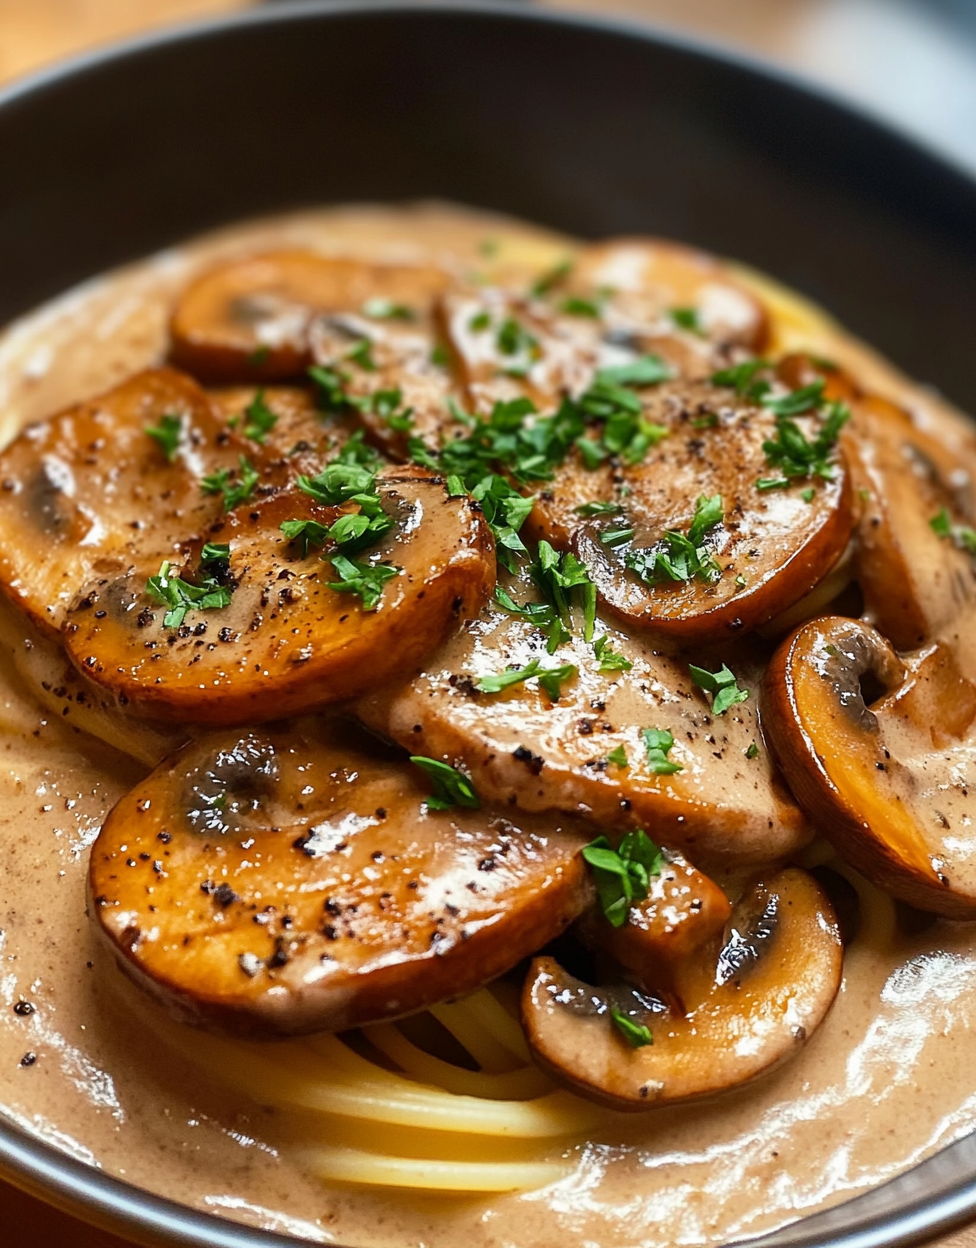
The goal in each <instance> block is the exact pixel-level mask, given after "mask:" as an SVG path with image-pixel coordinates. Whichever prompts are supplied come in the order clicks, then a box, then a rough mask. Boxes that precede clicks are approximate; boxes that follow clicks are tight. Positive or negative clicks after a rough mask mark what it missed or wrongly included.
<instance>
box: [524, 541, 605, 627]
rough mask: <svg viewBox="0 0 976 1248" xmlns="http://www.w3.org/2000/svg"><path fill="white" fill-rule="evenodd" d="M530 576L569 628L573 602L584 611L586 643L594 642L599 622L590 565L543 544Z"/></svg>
mask: <svg viewBox="0 0 976 1248" xmlns="http://www.w3.org/2000/svg"><path fill="white" fill-rule="evenodd" d="M530 574H531V576H532V580H533V581H534V582H535V584H536V585H537V586H538V588H539V589H540V590H541V591H542V593H543V595H544V596H545V598H546V600H547V601H548V602H549V603H550V604H551V606H552V608H553V611H554V612H555V615H556V617H557V618H558V619H559V620H560V621H561V622H562V624H563V625H564V626H565V627H567V628H568V627H569V620H570V614H569V610H570V606H571V605H572V603H573V602H578V603H579V604H580V606H581V607H582V609H583V640H584V641H587V642H589V641H592V640H593V625H594V621H595V619H596V586H595V585H594V584H593V582H592V581H591V580H590V573H589V570H588V569H587V567H586V565H585V564H583V563H580V561H579V560H578V559H577V558H576V556H575V555H574V554H572V552H570V551H566V552H564V553H562V554H557V553H556V551H555V550H553V548H552V546H551V545H550V544H549V543H548V542H547V541H545V540H543V541H541V542H540V543H539V550H538V554H537V556H536V559H535V562H534V563H533V564H532V568H531V569H530Z"/></svg>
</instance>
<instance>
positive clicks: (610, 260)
mask: <svg viewBox="0 0 976 1248" xmlns="http://www.w3.org/2000/svg"><path fill="white" fill-rule="evenodd" d="M566 289H567V291H568V293H569V294H570V295H574V294H575V295H582V296H589V297H590V298H596V299H597V300H599V301H600V302H602V304H603V307H604V313H603V314H604V317H605V318H606V319H607V320H608V321H609V323H610V325H611V327H612V328H613V329H616V330H617V331H618V332H620V331H623V330H626V329H630V330H642V331H643V332H644V333H647V332H648V331H653V330H655V329H656V330H657V332H658V333H663V334H672V333H673V332H674V330H675V327H676V326H677V328H679V329H682V328H684V332H685V333H686V334H687V335H689V337H690V341H692V342H693V343H694V341H695V339H697V340H698V342H705V343H707V344H708V346H709V347H710V348H712V349H714V347H715V346H716V345H718V346H721V347H725V348H729V347H734V346H735V347H745V348H746V349H748V350H749V351H751V352H756V353H758V352H761V351H762V350H763V348H764V347H765V345H766V340H767V337H768V333H769V325H768V318H767V314H766V311H765V309H764V308H763V306H762V304H761V303H760V301H759V300H758V299H757V298H756V296H755V294H753V293H752V292H751V291H750V290H747V289H746V287H745V286H744V285H742V284H741V283H740V282H739V281H738V280H736V278H734V277H733V276H732V275H731V273H730V272H729V270H728V269H727V268H725V267H724V266H723V265H722V264H721V262H720V261H718V260H716V259H715V257H713V256H709V255H707V254H706V253H704V252H700V251H696V250H694V249H693V248H691V247H683V246H682V245H681V244H680V243H674V242H669V241H666V240H664V239H654V238H617V239H610V240H609V241H607V242H605V243H598V244H596V245H594V246H592V247H587V248H584V249H583V250H582V251H581V252H580V253H579V255H578V257H577V260H576V264H575V265H574V267H573V269H572V271H571V273H570V274H569V277H568V281H567V287H566ZM676 312H677V313H678V317H677V319H676V318H675V315H674V314H675V313H676ZM682 312H684V313H686V314H688V313H693V314H694V315H693V316H689V315H685V316H684V317H682V316H681V313H682ZM695 345H697V344H695Z"/></svg>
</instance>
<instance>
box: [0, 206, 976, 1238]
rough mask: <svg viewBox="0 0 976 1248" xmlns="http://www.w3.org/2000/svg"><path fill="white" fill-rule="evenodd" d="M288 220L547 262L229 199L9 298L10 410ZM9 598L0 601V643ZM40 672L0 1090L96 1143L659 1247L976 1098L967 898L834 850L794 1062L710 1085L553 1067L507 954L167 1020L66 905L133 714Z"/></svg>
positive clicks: (51, 393) (851, 1188) (80, 1140)
mask: <svg viewBox="0 0 976 1248" xmlns="http://www.w3.org/2000/svg"><path fill="white" fill-rule="evenodd" d="M292 244H294V245H299V246H312V247H319V248H324V249H326V250H330V251H335V252H340V253H343V252H348V253H350V254H365V255H369V256H382V257H384V258H390V259H418V258H419V259H427V258H432V259H436V258H437V257H438V256H439V255H442V254H444V253H450V254H452V255H454V256H458V257H461V258H462V259H463V260H464V261H465V262H466V263H468V264H470V266H471V268H472V269H473V270H475V269H477V270H485V269H492V271H493V272H495V273H496V274H502V275H504V274H505V273H508V274H512V273H515V274H517V273H519V272H521V271H523V270H525V271H538V270H540V269H544V268H546V267H548V266H551V265H552V264H555V263H558V262H559V260H560V259H561V258H562V257H563V256H564V255H565V252H566V248H567V246H569V245H570V244H569V243H568V242H567V240H565V239H562V238H560V237H558V236H554V235H551V234H548V233H546V232H544V231H541V230H536V229H532V228H530V227H526V226H522V225H518V224H515V223H512V222H509V221H505V220H500V219H497V218H492V217H487V216H482V215H478V214H475V213H469V212H466V211H462V210H458V209H452V208H447V207H440V206H427V207H421V208H419V209H404V210H385V209H373V208H362V209H357V208H351V209H342V210H333V211H329V212H320V213H308V214H302V215H296V216H290V217H286V218H281V219H278V220H273V221H267V222H259V223H256V224H252V225H246V226H242V227H235V228H233V229H230V230H228V231H225V232H222V233H221V234H218V235H215V236H212V237H210V238H207V239H204V240H201V241H199V242H195V243H191V244H189V245H187V246H186V247H185V248H182V249H180V250H179V251H174V252H171V253H166V254H164V255H161V256H158V257H154V258H153V259H151V260H149V261H146V262H144V263H142V264H139V265H136V266H133V267H132V268H130V269H127V270H124V271H122V272H120V273H117V274H113V275H110V276H109V277H108V278H105V279H101V280H99V281H97V282H94V283H91V284H89V285H88V286H86V287H84V288H82V289H80V290H78V291H75V292H72V293H70V294H69V295H67V296H65V297H63V298H62V299H61V300H58V301H57V302H55V303H54V304H52V305H49V306H48V307H46V308H43V309H41V310H40V311H38V312H37V313H35V314H33V315H32V316H30V317H27V318H24V319H23V320H22V321H21V322H19V323H18V324H16V325H14V326H13V327H11V328H10V329H9V330H8V331H7V332H6V334H5V335H4V337H3V338H2V340H0V422H2V435H3V437H4V439H9V438H10V437H11V436H12V435H13V434H14V433H15V432H16V431H17V430H18V429H19V428H20V427H21V426H22V425H23V424H24V423H26V422H27V421H29V420H31V419H34V418H39V417H42V416H45V415H47V414H49V413H50V412H52V411H55V410H57V409H58V408H59V407H62V406H65V405H66V404H68V403H70V402H72V401H74V400H75V399H76V398H77V397H78V396H79V395H85V394H92V393H96V392H98V391H99V390H103V389H105V388H106V387H107V386H109V385H111V384H113V383H114V382H116V381H118V380H119V379H121V378H123V377H124V376H126V375H127V374H129V373H131V372H132V371H134V370H135V369H137V368H139V367H142V366H145V365H147V364H150V363H152V362H155V361H156V360H157V359H158V358H159V357H160V355H161V353H162V350H163V344H164V341H165V333H166V318H167V315H168V312H169V308H170V305H171V303H172V300H173V298H174V297H175V295H176V293H177V292H178V291H179V290H180V289H181V288H182V287H183V286H184V285H185V283H186V280H187V277H188V275H189V274H190V273H192V272H194V271H195V270H196V269H198V268H199V267H201V266H202V265H204V264H209V263H211V262H213V261H214V260H215V259H219V258H223V257H226V256H230V255H233V254H236V253H238V252H242V251H249V250H258V249H260V248H262V247H270V246H275V247H280V246H282V245H292ZM486 244H487V245H486ZM740 276H741V279H742V280H743V281H745V282H746V283H747V284H748V283H754V285H755V288H756V289H757V290H758V291H759V292H760V293H761V296H762V298H763V299H764V300H765V302H766V304H767V306H768V307H771V308H772V311H773V316H774V347H775V349H776V350H777V351H783V350H789V349H794V348H799V347H802V348H804V349H806V350H809V351H811V352H813V353H820V354H825V355H830V356H831V357H832V358H834V359H837V360H838V361H839V362H841V363H842V364H847V365H849V366H851V367H852V368H854V369H856V370H857V371H858V372H859V374H860V376H861V377H862V378H864V379H865V380H866V381H867V382H868V384H870V385H871V386H873V387H874V388H875V389H877V390H878V391H880V392H881V393H887V394H890V395H892V396H895V397H898V398H900V399H901V400H902V401H904V402H908V403H909V404H911V405H913V406H914V408H915V409H916V412H917V414H918V419H920V420H921V421H923V422H925V423H926V424H927V425H928V427H929V428H930V429H932V430H934V431H936V432H937V434H938V436H939V437H940V438H941V439H942V440H943V441H944V442H945V443H946V444H947V445H948V446H949V447H950V448H951V446H952V445H953V441H954V439H957V438H958V437H960V436H961V435H960V434H959V432H958V426H957V425H956V423H955V418H954V417H953V415H952V414H951V413H949V412H947V411H946V410H944V409H943V408H942V407H941V406H940V405H939V404H938V403H937V402H936V401H935V400H933V399H932V398H931V397H930V396H928V395H927V394H924V393H923V392H921V391H919V390H917V389H915V388H913V387H912V386H910V384H909V383H908V382H906V381H905V380H904V379H903V378H901V377H900V376H898V375H897V374H896V373H895V372H894V370H892V369H891V368H890V367H889V366H888V365H887V364H885V363H884V362H883V361H882V360H880V359H878V358H877V357H875V356H874V355H872V354H871V353H870V352H868V351H867V350H866V349H865V348H863V347H862V346H860V345H859V344H857V343H855V342H853V341H851V340H849V339H848V338H846V337H845V336H843V335H841V334H840V331H838V330H837V329H836V328H835V327H834V326H833V325H832V324H831V323H830V322H829V320H828V319H827V318H825V317H824V316H823V315H822V314H821V313H819V312H818V311H817V310H815V309H812V308H809V307H807V306H806V305H804V304H803V303H802V302H801V301H799V300H798V299H795V298H794V297H793V296H792V295H790V294H789V293H787V292H783V291H781V290H779V289H778V288H776V287H775V286H773V285H771V284H769V283H767V282H766V281H765V279H762V278H759V277H756V276H754V275H752V274H748V273H743V274H740ZM39 557H43V552H39ZM18 628H19V624H18V621H17V620H16V619H14V618H12V617H11V616H10V614H9V613H8V612H5V616H4V620H3V629H2V630H0V633H2V636H3V637H4V638H6V647H5V648H9V647H10V646H11V645H12V644H14V643H15V642H16V640H17V638H18V635H19V634H18ZM46 683H47V684H48V685H50V688H49V689H46V690H45V702H44V705H43V707H39V706H38V705H37V703H36V702H35V701H34V699H33V698H32V697H31V695H30V694H29V693H28V692H27V690H26V687H25V685H24V684H23V681H22V678H21V676H19V675H18V672H17V670H15V668H14V667H13V666H12V664H11V663H10V662H9V661H8V660H6V659H5V661H4V664H3V669H2V685H0V731H2V737H0V741H2V750H3V754H2V758H3V766H2V770H0V793H2V799H0V821H2V826H0V879H2V880H3V892H2V898H0V907H2V917H0V928H2V934H0V958H2V975H0V1001H2V1014H0V1058H2V1060H0V1104H2V1105H3V1107H4V1110H5V1113H6V1115H7V1116H8V1117H9V1118H10V1119H11V1120H12V1121H14V1122H16V1123H18V1124H20V1125H22V1126H23V1127H24V1128H25V1129H26V1130H28V1131H30V1132H32V1133H35V1134H37V1135H38V1136H40V1137H41V1138H43V1139H45V1140H47V1141H49V1142H50V1143H52V1144H53V1145H55V1146H56V1147H58V1148H60V1149H62V1150H64V1151H66V1152H68V1153H70V1154H72V1155H74V1156H76V1157H79V1158H81V1159H83V1160H85V1161H87V1162H90V1163H91V1164H93V1165H97V1166H99V1167H101V1168H103V1169H104V1170H105V1171H106V1172H107V1173H110V1174H115V1175H119V1176H120V1177H123V1178H124V1179H126V1180H127V1181H129V1182H132V1183H134V1184H136V1185H137V1186H140V1187H144V1188H146V1189H149V1190H152V1191H154V1192H158V1193H160V1194H163V1195H166V1196H170V1197H172V1198H174V1199H177V1200H180V1201H182V1202H184V1203H187V1204H191V1205H193V1206H195V1207H197V1208H201V1209H205V1210H209V1211H211V1212H217V1213H221V1214H223V1215H224V1216H227V1217H230V1218H233V1219H236V1220H239V1221H242V1222H245V1223H248V1224H251V1225H257V1226H262V1227H267V1228H272V1229H277V1230H281V1231H285V1232H288V1233H291V1234H294V1235H297V1236H300V1237H304V1238H307V1239H309V1240H312V1241H313V1242H320V1243H331V1242H337V1243H345V1244H355V1245H357V1248H405V1246H407V1245H421V1244H423V1245H430V1246H431V1248H434V1246H441V1245H443V1246H444V1248H447V1246H448V1245H454V1244H456V1243H458V1242H459V1241H461V1240H463V1241H464V1242H466V1243H469V1244H471V1245H472V1248H478V1246H482V1248H488V1245H491V1246H492V1248H499V1246H501V1245H512V1248H515V1245H518V1248H529V1246H530V1245H539V1246H540V1248H541V1246H543V1245H550V1244H555V1243H557V1242H560V1243H570V1244H575V1243H584V1242H599V1243H600V1244H601V1245H604V1248H610V1246H616V1245H620V1246H621V1248H623V1246H631V1245H633V1246H636V1245H641V1246H642V1248H664V1246H665V1245H669V1244H675V1243H688V1242H692V1243H720V1242H725V1241H727V1240H729V1239H734V1238H741V1237H744V1236H748V1235H753V1234H758V1233H760V1232H762V1231H767V1230H770V1229H773V1228H775V1227H777V1226H781V1225H783V1224H785V1223H787V1222H790V1221H792V1220H793V1219H795V1218H796V1217H798V1216H801V1215H802V1214H804V1213H807V1212H812V1211H815V1210H818V1209H821V1208H824V1207H826V1206H829V1205H832V1204H836V1203H838V1202H839V1201H841V1200H844V1199H846V1198H848V1197H850V1196H853V1195H856V1194H858V1193H859V1192H861V1191H864V1190H865V1189H867V1188H869V1187H871V1186H874V1185H876V1184H878V1183H880V1182H883V1181H884V1180H886V1179H888V1178H890V1177H892V1176H894V1175H896V1174H898V1173H900V1172H901V1171H903V1170H904V1169H906V1168H907V1167H908V1166H910V1165H912V1164H914V1163H915V1162H917V1161H919V1160H921V1159H922V1158H924V1157H925V1156H927V1155H929V1154H931V1153H932V1152H933V1151H935V1150H936V1149H938V1148H939V1147H942V1146H944V1145H946V1144H948V1143H950V1142H951V1141H952V1140H954V1139H956V1138H959V1137H960V1136H961V1135H963V1134H965V1133H966V1132H968V1131H970V1130H971V1129H972V1127H973V1125H974V1122H976V1092H974V1088H973V1084H972V1080H971V1077H970V1076H969V1073H968V1072H969V1071H970V1070H971V1068H972V1065H973V1058H974V1056H976V1050H974V1046H976V1041H974V1039H973V1035H974V1034H976V1027H974V1023H976V956H974V954H973V950H972V937H971V928H970V927H969V926H968V925H960V924H951V923H948V922H945V921H932V922H931V923H930V924H928V925H927V926H925V927H924V928H923V930H913V931H908V930H906V929H905V925H904V923H903V922H901V921H900V918H899V912H898V909H897V908H896V907H895V906H894V905H893V904H892V903H891V902H890V901H889V899H888V898H886V897H885V896H884V895H883V894H881V893H879V892H878V891H877V890H876V889H874V888H872V886H871V885H869V884H867V883H866V881H864V880H863V879H861V878H860V877H859V876H857V875H856V873H853V872H851V871H850V870H849V869H847V868H842V870H843V871H844V872H845V873H846V874H847V876H848V878H849V879H850V881H851V882H852V884H853V885H854V887H855V888H856V889H857V890H858V893H859V896H860V899H861V928H860V931H859V933H858V936H857V938H856V939H855V940H854V942H853V943H852V944H851V945H850V946H849V947H848V949H847V952H846V956H845V968H844V981H843V984H842V988H841V991H840V994H839V996H838V998H837V1000H836V1002H835V1004H834V1007H833V1009H832V1011H831V1013H830V1015H829V1016H828V1018H827V1020H826V1022H825V1023H824V1024H823V1026H822V1027H821V1028H820V1030H819V1031H818V1032H817V1034H816V1035H815V1036H814V1037H813V1039H812V1041H811V1042H810V1044H809V1045H808V1047H807V1048H806V1049H805V1050H804V1051H803V1052H802V1053H800V1055H799V1056H798V1057H797V1058H796V1059H795V1060H794V1061H793V1062H792V1063H791V1064H789V1065H787V1066H785V1067H783V1068H781V1069H780V1070H778V1071H776V1072H775V1073H774V1074H772V1075H770V1076H768V1077H766V1078H765V1079H763V1080H762V1081H760V1082H758V1083H756V1084H754V1085H751V1086H749V1087H746V1088H743V1089H741V1090H740V1091H738V1092H733V1093H731V1094H730V1095H727V1096H725V1097H723V1098H722V1099H720V1100H716V1101H713V1102H709V1103H707V1104H700V1105H698V1104H695V1105H687V1106H678V1107H674V1108H662V1109H659V1110H658V1111H656V1112H654V1113H651V1114H647V1115H640V1116H629V1115H623V1114H619V1113H614V1112H612V1111H605V1110H602V1109H600V1108H598V1107H596V1106H594V1105H591V1104H590V1103H588V1102H586V1101H583V1100H581V1099H580V1098H578V1097H575V1096H573V1095H572V1094H570V1093H568V1092H565V1091H560V1090H557V1089H556V1087H555V1085H554V1084H552V1083H551V1082H550V1080H549V1079H548V1078H547V1077H546V1076H545V1075H544V1074H542V1073H541V1072H540V1071H539V1070H538V1069H537V1068H536V1067H535V1066H534V1065H533V1064H532V1063H531V1061H530V1058H529V1054H528V1050H527V1048H526V1046H525V1041H524V1038H523V1036H522V1032H521V1028H520V1027H519V1025H518V1023H517V1021H516V1012H517V1011H516V1005H515V988H514V986H513V984H510V983H508V982H507V981H504V980H503V981H501V982H500V983H498V984H496V985H492V986H491V987H489V988H485V989H481V990H480V991H479V992H478V993H476V994H474V995H473V996H470V997H467V998H465V999H463V1000H461V1001H458V1002H455V1003H452V1004H447V1005H442V1006H437V1007H434V1009H433V1010H431V1011H430V1012H429V1013H427V1014H425V1015H421V1016H419V1017H416V1018H413V1019H408V1020H405V1021H403V1022H400V1023H389V1024H382V1025H378V1026H373V1027H368V1028H364V1029H362V1030H361V1031H358V1032H355V1033H348V1034H343V1035H340V1036H320V1037H311V1038H307V1039H304V1040H295V1041H287V1042H280V1043H279V1042H275V1043H271V1044H260V1045H259V1044H254V1043H246V1042H242V1041H235V1040H229V1039H224V1038H216V1037H212V1036H207V1035H203V1034H198V1033H194V1032H192V1031H189V1030H187V1029H184V1028H181V1027H180V1026H178V1025H177V1024H174V1023H171V1022H170V1021H169V1020H167V1019H166V1018H164V1017H163V1016H162V1014H161V1012H160V1011H158V1010H157V1009H156V1007H154V1006H152V1005H150V1004H148V1003H147V1002H144V1001H143V1000H142V999H140V998H136V997H135V996H134V994H133V993H132V992H131V990H129V989H127V988H126V987H124V986H123V985H122V984H121V983H120V982H119V981H118V978H117V976H116V975H115V973H114V972H113V971H112V970H111V969H110V968H106V967H104V966H103V965H102V964H101V962H100V960H99V958H98V956H97V955H96V954H95V952H94V948H93V945H92V940H91V936H90V932H89V926H88V922H87V919H86V917H85V900H84V877H85V867H86V858H87V849H88V847H89V846H90V844H91V842H92V840H93V839H94V837H95V835H96V834H97V831H98V828H99V825H100V823H101V821H102V819H103V817H104V815H105V813H106V812H107V810H108V809H109V808H110V807H111V806H112V805H113V803H114V802H115V800H116V799H117V798H118V797H119V796H120V795H121V794H122V793H123V792H125V791H126V790H127V789H128V788H130V787H131V786H132V785H133V784H134V783H135V782H136V781H137V780H138V779H139V778H140V777H141V776H142V775H143V774H145V770H146V762H147V761H148V760H149V759H151V758H152V757H153V756H154V753H155V751H156V743H155V742H153V741H140V740H138V739H135V738H134V739H127V740H122V739H119V740H115V741H114V742H112V744H114V745H116V746H118V747H120V750H121V751H123V752H119V750H116V749H113V748H111V745H104V744H101V743H100V742H98V741H95V740H94V739H92V738H91V737H88V736H86V735H83V734H80V733H78V732H76V731H73V728H72V706H71V704H70V703H69V702H67V701H66V700H65V698H64V696H63V691H62V693H61V694H59V692H58V690H59V688H60V686H59V683H58V679H57V673H56V672H54V673H52V679H51V680H50V681H47V682H46ZM106 736H107V737H108V739H109V740H110V741H111V740H112V738H111V734H110V733H108V732H107V733H106ZM140 760H141V761H140ZM827 861H829V862H830V863H831V865H832V866H834V867H838V864H837V861H836V859H833V858H832V856H831V852H830V850H829V849H828V848H826V847H824V846H822V845H821V844H820V843H819V842H818V843H816V844H815V845H814V846H812V847H811V848H810V849H808V850H807V851H806V857H805V858H804V860H803V861H802V863H801V865H806V866H811V867H812V866H814V865H817V864H818V863H823V862H827ZM838 869H841V868H838Z"/></svg>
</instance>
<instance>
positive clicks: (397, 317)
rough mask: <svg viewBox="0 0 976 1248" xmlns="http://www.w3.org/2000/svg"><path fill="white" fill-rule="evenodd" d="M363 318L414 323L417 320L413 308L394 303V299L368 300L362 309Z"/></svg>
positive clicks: (378, 298)
mask: <svg viewBox="0 0 976 1248" xmlns="http://www.w3.org/2000/svg"><path fill="white" fill-rule="evenodd" d="M362 313H363V316H368V317H369V318H370V320H372V321H414V320H416V319H417V316H416V313H415V312H414V310H413V308H408V307H407V305H406V304H405V303H394V302H393V300H392V299H383V298H382V297H379V296H378V297H377V298H375V299H367V300H366V302H365V303H364V304H363V307H362Z"/></svg>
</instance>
